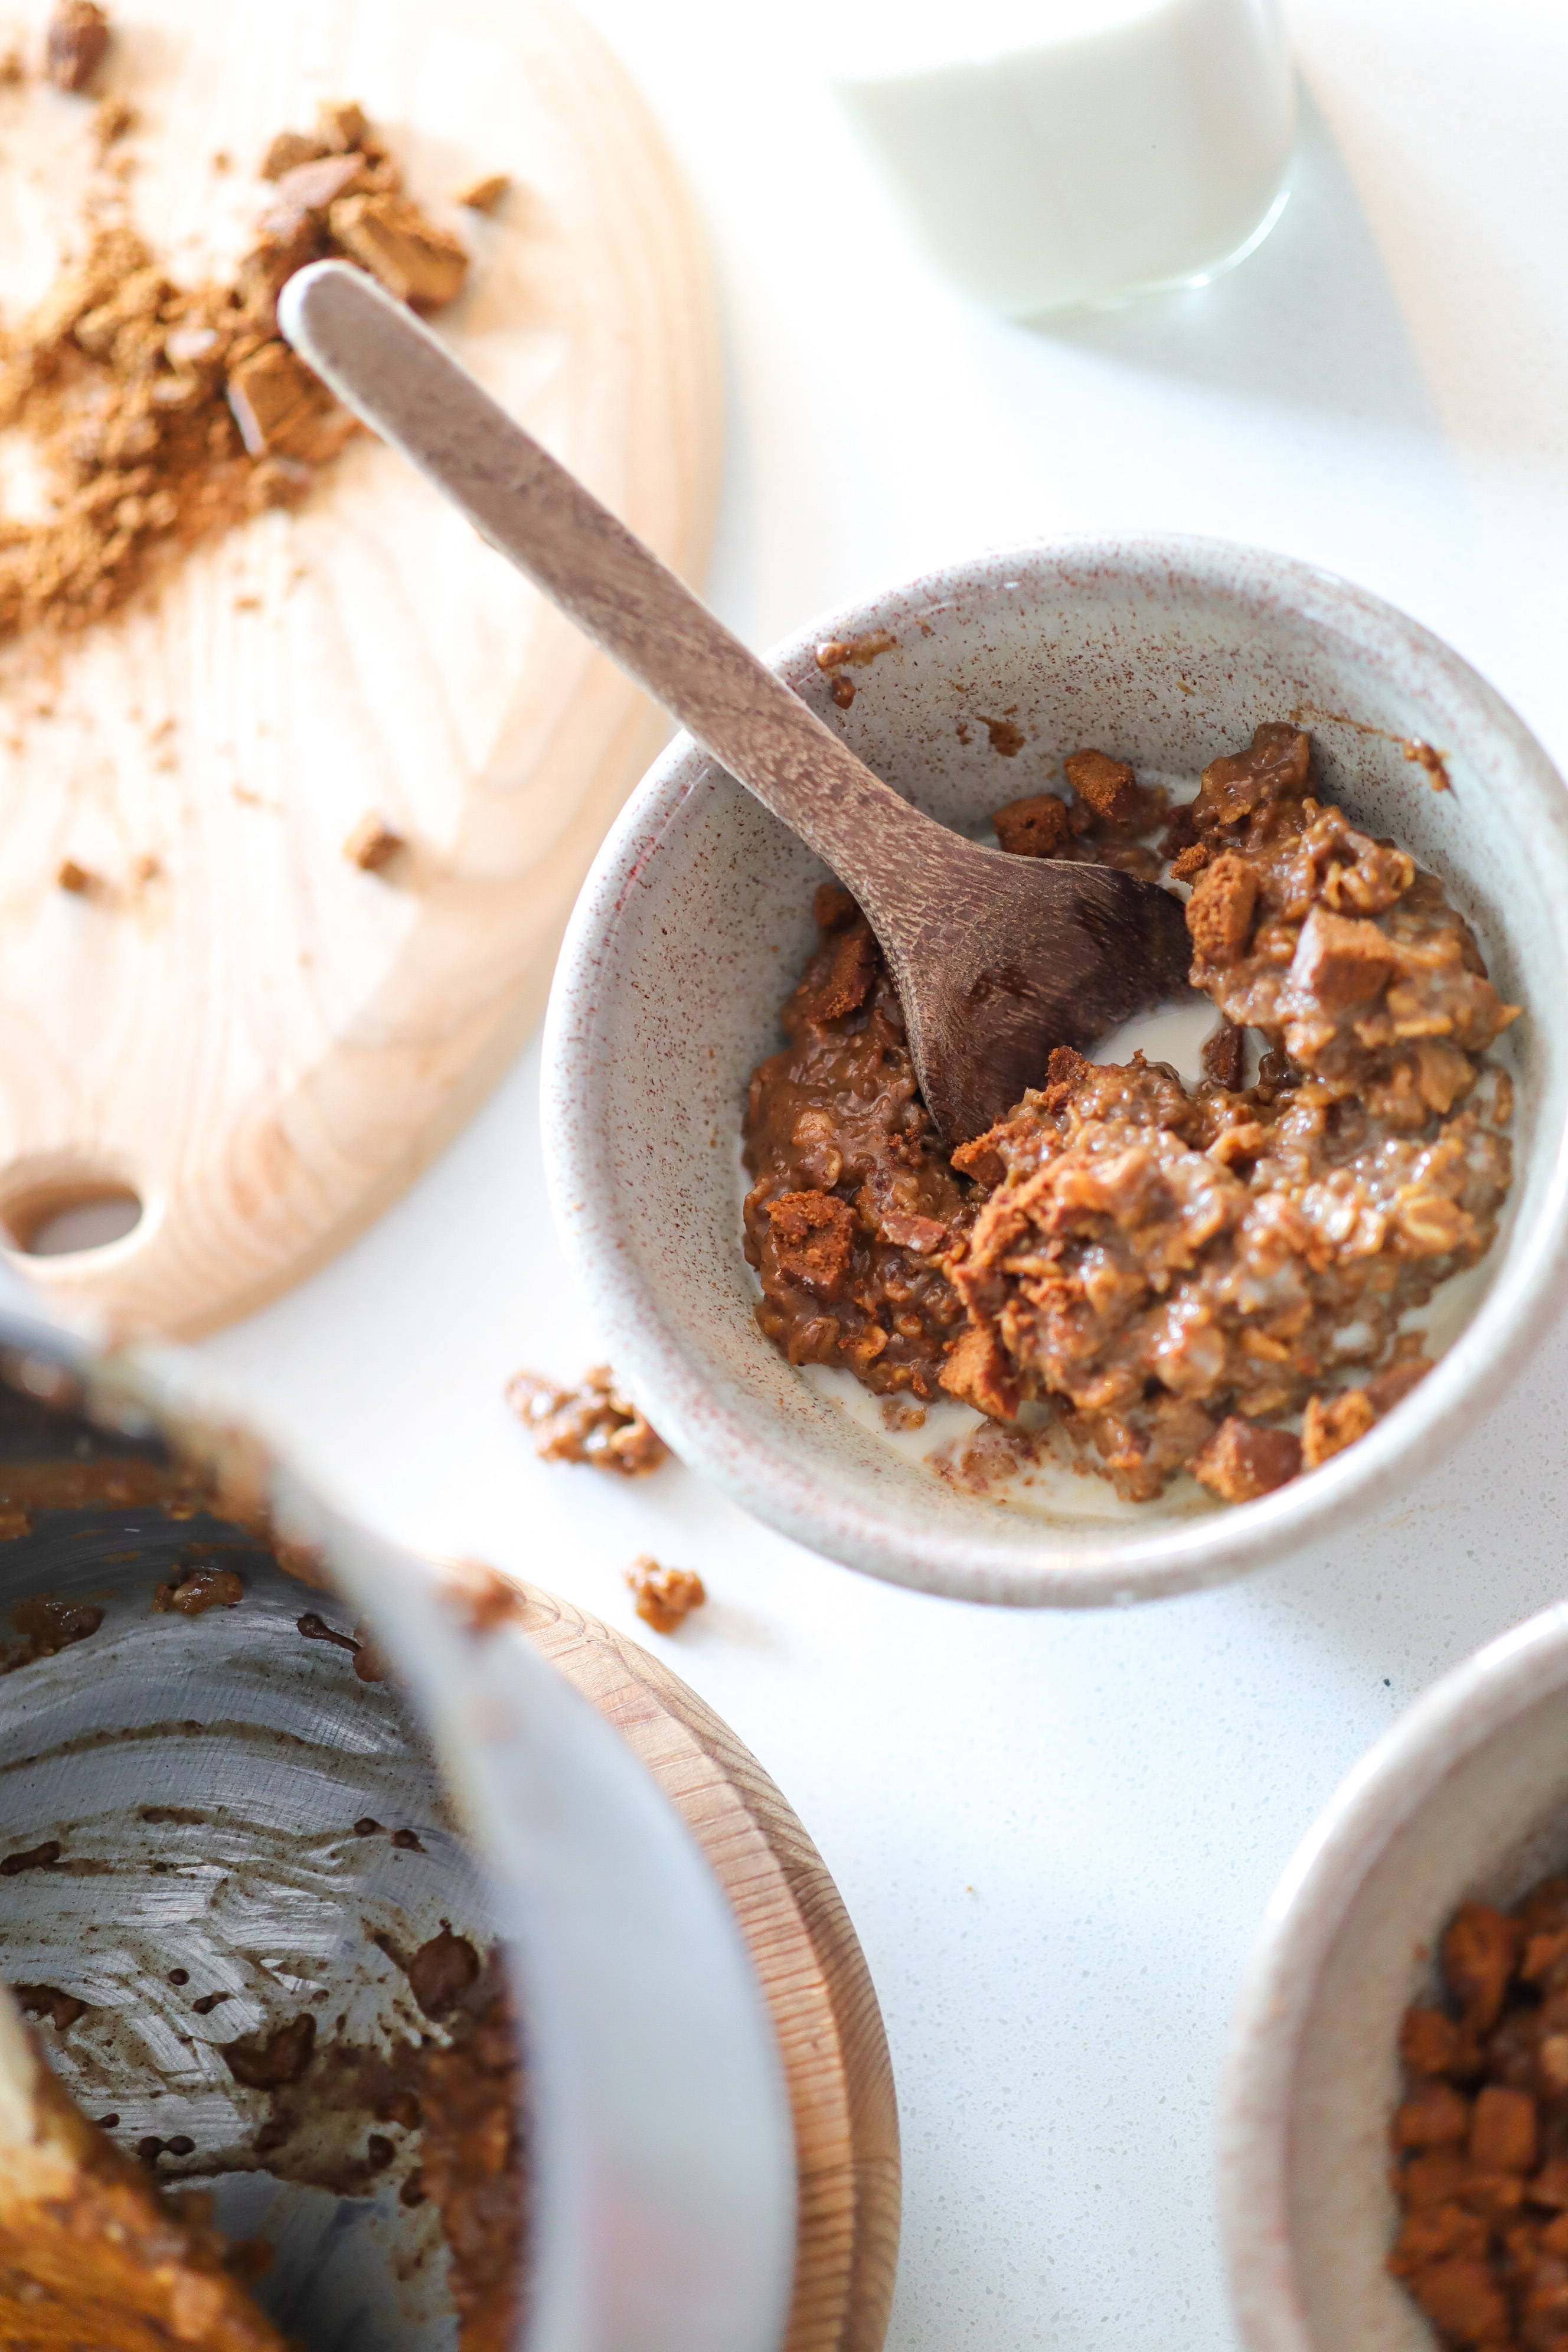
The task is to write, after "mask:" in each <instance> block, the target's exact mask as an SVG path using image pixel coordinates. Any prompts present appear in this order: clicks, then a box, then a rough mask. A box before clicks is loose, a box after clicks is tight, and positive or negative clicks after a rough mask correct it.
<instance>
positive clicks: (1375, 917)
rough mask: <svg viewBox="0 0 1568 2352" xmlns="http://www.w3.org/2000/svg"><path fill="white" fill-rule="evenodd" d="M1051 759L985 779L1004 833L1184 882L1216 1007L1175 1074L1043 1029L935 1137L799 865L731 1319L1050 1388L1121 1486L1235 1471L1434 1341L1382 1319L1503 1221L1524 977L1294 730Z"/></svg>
mask: <svg viewBox="0 0 1568 2352" xmlns="http://www.w3.org/2000/svg"><path fill="white" fill-rule="evenodd" d="M1066 769H1067V777H1068V786H1069V788H1070V792H1071V798H1070V799H1068V800H1064V799H1063V798H1061V797H1060V796H1058V795H1056V794H1052V793H1037V794H1035V795H1033V796H1031V797H1030V798H1028V799H1025V800H1021V801H1016V802H1013V803H1010V804H1009V805H1008V806H1007V807H1006V808H1005V809H1001V810H998V811H997V813H996V815H995V817H994V820H993V822H994V825H995V829H996V834H997V838H998V840H999V841H1000V843H1001V845H1002V847H1003V848H1004V849H1005V850H1008V851H1010V852H1012V853H1014V854H1016V855H1018V856H1050V857H1076V858H1098V859H1100V860H1102V861H1105V862H1109V863H1113V864H1117V865H1120V866H1125V867H1128V868H1129V869H1131V870H1132V871H1135V872H1140V873H1143V874H1146V875H1150V876H1152V875H1154V874H1157V873H1159V872H1160V871H1162V870H1163V868H1164V867H1165V866H1167V864H1168V870H1169V873H1170V875H1171V877H1173V879H1174V880H1176V881H1177V882H1180V883H1185V884H1190V885H1191V886H1192V895H1191V898H1190V899H1189V901H1188V907H1187V923H1188V929H1189V930H1190V932H1191V934H1192V939H1193V949H1194V961H1193V967H1192V974H1191V977H1192V982H1193V985H1194V988H1197V989H1200V990H1202V991H1203V992H1205V993H1206V994H1207V995H1208V996H1209V997H1210V998H1211V999H1212V1000H1213V1001H1214V1003H1215V1006H1216V1008H1217V1010H1218V1012H1219V1014H1220V1022H1219V1025H1218V1026H1217V1027H1216V1029H1215V1032H1214V1034H1213V1035H1212V1036H1211V1037H1210V1039H1209V1041H1208V1043H1207V1045H1205V1051H1204V1066H1205V1076H1204V1078H1203V1080H1202V1082H1201V1083H1200V1084H1199V1086H1198V1087H1196V1088H1195V1089H1191V1090H1190V1089H1189V1088H1187V1087H1185V1086H1184V1084H1183V1083H1182V1081H1181V1079H1180V1078H1179V1076H1177V1074H1176V1073H1175V1071H1174V1070H1173V1069H1172V1068H1170V1067H1169V1066H1167V1065H1165V1064H1163V1063H1151V1062H1146V1061H1145V1060H1144V1059H1143V1057H1142V1055H1135V1056H1134V1058H1133V1059H1132V1061H1131V1063H1129V1064H1128V1065H1127V1066H1125V1067H1112V1066H1100V1065H1096V1064H1094V1063H1091V1062H1089V1061H1086V1060H1085V1059H1083V1058H1082V1056H1080V1055H1078V1054H1075V1053H1072V1052H1070V1051H1068V1050H1066V1049H1060V1050H1058V1052H1057V1053H1055V1054H1053V1055H1051V1057H1050V1064H1049V1067H1048V1069H1047V1070H1046V1071H1044V1072H1042V1074H1041V1075H1042V1080H1043V1083H1042V1085H1041V1087H1039V1089H1038V1090H1031V1091H1030V1092H1029V1093H1027V1094H1026V1096H1025V1097H1024V1099H1023V1101H1022V1102H1021V1103H1020V1104H1018V1105H1017V1106H1016V1108H1015V1109H1014V1110H1012V1111H1011V1112H1010V1113H1009V1114H1008V1116H1007V1117H1006V1118H1005V1119H1003V1120H1001V1121H1000V1122H999V1123H998V1124H997V1125H996V1126H995V1127H994V1128H993V1129H990V1130H989V1132H988V1133H986V1134H985V1135H983V1136H978V1137H975V1138H973V1139H971V1140H970V1141H968V1142H966V1143H964V1144H963V1145H962V1146H961V1147H960V1148H959V1149H958V1150H955V1151H953V1152H952V1153H951V1154H950V1153H949V1152H947V1151H946V1150H944V1149H943V1147H942V1141H941V1139H939V1137H938V1136H937V1134H936V1132H935V1130H934V1129H933V1127H932V1124H931V1119H930V1118H929V1116H928V1114H927V1112H926V1109H925V1107H924V1105H923V1103H922V1102H921V1098H920V1095H919V1091H918V1088H917V1087H916V1083H915V1076H914V1070H913V1066H912V1064H911V1062H910V1055H909V1050H908V1047H907V1045H906V1043H905V1038H904V1026H903V1018H902V1014H901V1012H900V1005H899V1002H898V998H897V995H896V994H895V992H894V990H893V988H892V985H891V982H889V977H888V974H887V972H886V971H885V970H884V968H883V965H882V960H881V956H880V952H879V949H878V947H877V943H876V940H875V939H874V938H873V936H872V933H871V930H870V928H869V926H868V923H867V922H866V920H865V919H864V917H863V916H862V915H861V914H860V913H859V910H858V908H857V907H856V905H855V903H854V901H853V900H852V899H851V898H849V896H848V894H847V892H845V891H842V890H839V889H837V888H836V887H833V886H832V885H825V886H824V887H822V888H821V889H819V890H818V892H817V894H816V917H817V921H818V924H819V927H820V929H821V932H822V940H821V945H820V946H819V948H818V949H817V950H816V954H815V955H814V956H813V957H812V958H811V960H810V961H809V963H808V964H807V966H806V970H805V974H804V976H803V977H802V980H801V982H800V983H799V985H798V987H797V988H796V989H795V992H794V993H793V994H792V995H791V997H790V999H789V1001H788V1003H786V1004H785V1006H784V1014H783V1025H784V1034H785V1037H786V1040H787V1043H786V1045H785V1046H784V1051H783V1052H782V1053H779V1054H776V1055H773V1057H772V1058H771V1059H770V1060H769V1061H766V1062H764V1063H763V1065H762V1066H760V1068H758V1069H757V1070H756V1071H755V1072H754V1073H753V1075H752V1082H751V1097H750V1101H749V1104H748V1108H747V1112H746V1118H745V1165H746V1169H747V1171H748V1173H749V1174H750V1176H751V1177H752V1189H751V1191H750V1192H749V1193H748V1195H747V1199H746V1204H745V1247H746V1255H747V1257H748V1258H749V1260H750V1261H751V1263H752V1265H753V1266H754V1267H755V1268H756V1270H757V1273H758V1275H759V1276H760V1278H761V1283H762V1291H763V1296H762V1298H761V1300H760V1301H759V1303H758V1307H757V1310H756V1312H757V1319H758V1321H759V1323H760V1325H761V1327H762V1328H763V1331H764V1332H765V1333H766V1334H767V1336H768V1338H769V1339H772V1340H773V1343H774V1345H775V1346H776V1347H778V1348H779V1349H781V1350H782V1351H783V1352H784V1354H785V1355H786V1356H787V1357H788V1359H789V1360H790V1361H791V1362H792V1363H795V1364H807V1363H820V1364H836V1365H843V1366H847V1368H848V1369H849V1370H851V1371H852V1372H853V1373H854V1374H855V1376H856V1377H857V1378H858V1380H859V1381H862V1382H863V1383H864V1384H865V1386H866V1387H868V1389H871V1390H872V1391H875V1392H877V1393H878V1394H879V1395H882V1396H885V1397H892V1396H896V1395H898V1394H900V1392H907V1394H908V1396H910V1397H911V1398H914V1399H918V1400H921V1401H922V1402H929V1401H931V1400H932V1399H934V1398H936V1397H937V1396H938V1395H939V1393H941V1392H943V1391H945V1392H946V1393H947V1394H948V1395H950V1396H952V1397H955V1398H957V1399H959V1400H960V1401H961V1402H964V1403H967V1404H970V1405H973V1407H975V1408H976V1409H977V1410H978V1411H979V1412H983V1413H984V1414H986V1415H987V1416H988V1417H989V1418H990V1419H991V1420H992V1421H994V1422H995V1423H1001V1424H1005V1425H1007V1424H1015V1423H1017V1421H1018V1417H1019V1416H1020V1414H1021V1413H1026V1408H1029V1409H1037V1408H1041V1407H1045V1408H1047V1409H1048V1412H1049V1414H1050V1416H1051V1417H1052V1419H1053V1421H1054V1423H1055V1425H1056V1426H1058V1427H1059V1428H1060V1429H1062V1430H1063V1431H1064V1432H1065V1433H1066V1434H1067V1436H1068V1438H1069V1440H1070V1441H1071V1442H1072V1444H1074V1446H1075V1447H1076V1448H1077V1449H1078V1450H1079V1453H1080V1454H1081V1455H1082V1457H1083V1458H1084V1459H1085V1460H1086V1461H1087V1462H1089V1464H1090V1465H1092V1466H1094V1467H1096V1468H1098V1469H1100V1471H1102V1472H1103V1473H1104V1475H1107V1476H1109V1477H1110V1479H1111V1480H1112V1481H1113V1482H1114V1484H1115V1486H1116V1487H1117V1489H1118V1491H1119V1492H1120V1493H1121V1494H1122V1495H1123V1496H1126V1497H1128V1498H1129V1499H1131V1500H1133V1501H1145V1500H1148V1499H1151V1498H1152V1497H1153V1496H1156V1495H1158V1494H1159V1493H1160V1491H1161V1490H1162V1488H1163V1486H1164V1484H1165V1482H1166V1481H1167V1480H1168V1479H1169V1478H1170V1477H1171V1476H1173V1475H1174V1474H1175V1473H1176V1472H1177V1471H1179V1470H1181V1469H1184V1468H1185V1469H1189V1470H1191V1471H1192V1472H1193V1474H1194V1475H1195V1476H1196V1477H1197V1478H1198V1479H1199V1480H1201V1481H1202V1483H1203V1484H1204V1485H1205V1486H1207V1487H1208V1488H1209V1489H1210V1490H1211V1491H1212V1492H1213V1493H1214V1494H1215V1495H1217V1496H1220V1497H1221V1498H1222V1499H1224V1500H1226V1501H1228V1502H1245V1501H1247V1500H1250V1499H1251V1498H1253V1497H1254V1496H1258V1495H1262V1494H1266V1493H1268V1491H1269V1490H1270V1489H1272V1488H1274V1487H1276V1486H1281V1485H1283V1484H1284V1483H1285V1481H1286V1480H1288V1479H1289V1478H1291V1477H1294V1476H1295V1475H1297V1474H1298V1473H1299V1472H1300V1470H1302V1469H1312V1468H1315V1467H1317V1465H1319V1464H1321V1463H1322V1462H1324V1461H1326V1460H1328V1458H1329V1457H1330V1456H1331V1454H1336V1453H1338V1452H1340V1451H1341V1450H1342V1448H1343V1447H1344V1446H1346V1445H1349V1444H1352V1443H1353V1441H1354V1440H1355V1439H1356V1438H1357V1437H1360V1436H1362V1435H1363V1434H1364V1433H1365V1432H1366V1431H1367V1430H1368V1429H1370V1428H1371V1427H1372V1426H1373V1423H1374V1422H1375V1421H1376V1420H1377V1419H1378V1418H1380V1416H1381V1415H1382V1414H1384V1413H1385V1412H1388V1411H1389V1410H1391V1408H1392V1407H1393V1406H1394V1404H1395V1403H1397V1402H1398V1401H1399V1399H1400V1398H1401V1397H1403V1396H1405V1394H1407V1393H1408V1391H1409V1390H1410V1389H1411V1388H1412V1387H1413V1386H1414V1385H1415V1382H1416V1381H1418V1380H1419V1379H1420V1378H1421V1376H1422V1374H1423V1373H1424V1372H1425V1371H1426V1370H1427V1369H1428V1365H1427V1360H1426V1357H1425V1355H1424V1354H1423V1353H1422V1352H1421V1341H1420V1339H1419V1335H1418V1334H1415V1333H1413V1332H1411V1331H1410V1330H1409V1329H1407V1328H1402V1325H1403V1321H1404V1318H1405V1317H1406V1315H1407V1314H1408V1313H1409V1312H1410V1310H1412V1309H1414V1308H1417V1307H1422V1306H1424V1305H1426V1302H1427V1301H1428V1300H1429V1299H1430V1298H1431V1297H1432V1295H1433V1293H1434V1292H1435V1290H1436V1288H1437V1286H1438V1285H1439V1284H1440V1283H1442V1282H1444V1281H1446V1280H1447V1278H1448V1277H1449V1276H1452V1275H1454V1274H1457V1273H1458V1272H1460V1271H1462V1270H1463V1269H1464V1268H1465V1267H1467V1266H1470V1265H1475V1264H1476V1263H1477V1262H1478V1261H1479V1259H1480V1258H1481V1257H1482V1256H1483V1255H1485V1253H1486V1251H1487V1249H1488V1248H1489V1245H1490V1244H1491V1241H1492V1239H1493V1236H1494V1234H1495V1233H1496V1230H1497V1221H1498V1214H1499V1211H1500V1207H1501V1204H1502V1202H1503V1200H1504V1197H1505V1195H1506V1193H1507V1192H1508V1188H1509V1183H1510V1176H1511V1154H1510V1146H1509V1142H1508V1139H1507V1137H1506V1135H1505V1134H1504V1133H1503V1132H1501V1130H1502V1129H1505V1128H1506V1127H1507V1125H1508V1122H1509V1118H1510V1115H1511V1097H1512V1089H1511V1086H1510V1080H1509V1078H1508V1076H1507V1073H1506V1072H1505V1071H1503V1070H1502V1069H1500V1067H1499V1066H1497V1065H1495V1064H1493V1063H1489V1062H1488V1061H1487V1060H1486V1058H1485V1056H1486V1054H1487V1050H1488V1048H1489V1046H1490V1045H1492V1044H1493V1042H1494V1041H1495V1039H1496V1038H1497V1037H1498V1036H1499V1034H1500V1033H1501V1031H1502V1030H1503V1029H1505V1028H1506V1027H1507V1026H1508V1025H1509V1024H1510V1022H1512V1021H1513V1020H1514V1019H1515V1018H1516V1017H1517V1014H1518V1010H1519V1008H1518V1007H1517V1006H1511V1005H1507V1004H1505V1003H1502V1001H1501V999H1500V997H1499V995H1498V993H1497V992H1496V990H1495V989H1494V988H1493V987H1492V985H1491V983H1490V982H1489V980H1488V978H1487V974H1486V968H1485V965H1484V963H1483V961H1482V959H1481V956H1480V953H1479V949H1478V948H1477V945H1476V942H1475V940H1474V938H1473V936H1472V935H1471V932H1470V930H1469V929H1468V926H1467V925H1466V923H1465V922H1464V920H1463V919H1462V918H1461V917H1460V915H1459V914H1458V912H1457V911H1456V910H1455V909H1454V908H1452V907H1451V906H1450V905H1449V904H1448V901H1447V897H1446V896H1445V893H1444V891H1443V887H1442V885H1441V884H1440V883H1439V882H1438V881H1437V879H1436V877H1435V876H1433V875H1430V874H1426V873H1424V872H1423V871H1422V870H1421V869H1420V868H1419V867H1418V866H1416V865H1415V862H1414V861H1413V859H1411V858H1410V857H1409V856H1406V854H1405V852H1404V851H1403V850H1401V849H1399V848H1398V847H1396V846H1395V845H1394V844H1393V843H1391V842H1388V841H1380V840H1374V839H1373V838H1372V837H1371V836H1370V835H1366V834H1363V833H1362V832H1360V831H1358V830H1357V829H1356V828H1355V827H1354V826H1353V825H1352V824H1350V822H1349V820H1348V819H1347V818H1346V817H1345V815H1344V814H1343V812H1342V810H1340V809H1338V808H1336V807H1334V806H1333V805H1332V804H1331V803H1325V802H1321V801H1320V800H1318V799H1317V798H1316V797H1315V795H1314V793H1313V790H1312V771H1311V745H1310V739H1309V737H1308V736H1307V735H1306V734H1305V733H1304V732H1302V731H1301V730H1300V729H1298V728H1295V727H1293V726H1287V725H1270V726H1264V727H1260V728H1259V729H1258V730H1257V733H1256V735H1255V736H1254V739H1253V741H1252V743H1251V744H1250V746H1249V747H1248V748H1247V750H1246V751H1241V752H1239V753H1237V754H1235V755H1234V756H1226V757H1222V758H1219V759H1216V760H1215V761H1213V762H1212V763H1211V764H1210V766H1209V767H1207V768H1206V769H1205V771H1204V775H1203V780H1202V783H1201V785H1200V788H1199V791H1198V793H1197V796H1196V798H1195V799H1194V800H1193V801H1192V802H1190V803H1184V804H1182V805H1181V806H1178V807H1176V808H1174V809H1172V808H1171V807H1170V805H1169V803H1168V801H1167V796H1166V794H1165V793H1164V792H1163V790H1161V789H1159V788H1157V787H1150V786H1146V785H1143V784H1141V783H1140V782H1138V780H1137V778H1136V776H1135V775H1134V773H1133V771H1132V770H1131V768H1130V767H1128V766H1127V765H1126V764H1125V763H1124V762H1122V761H1116V760H1112V759H1110V757H1109V756H1108V755H1106V754H1105V753H1103V752H1100V751H1082V752H1079V753H1075V754H1074V755H1073V757H1072V758H1070V759H1069V760H1068V761H1067V762H1066ZM1156 830H1159V832H1160V835H1161V837H1160V839H1159V842H1158V845H1157V846H1156V845H1155V843H1154V841H1153V840H1152V835H1154V834H1155V832H1156ZM1249 1032H1251V1033H1256V1039H1257V1045H1258V1048H1260V1049H1261V1050H1260V1056H1259V1058H1258V1065H1257V1068H1256V1073H1255V1075H1254V1076H1253V1077H1252V1079H1251V1081H1250V1083H1248V1082H1247V1078H1246V1071H1247V1063H1248V1060H1249V1058H1250V1057H1249V1055H1248V1052H1247V1046H1248V1033H1249Z"/></svg>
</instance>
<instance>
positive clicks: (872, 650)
mask: <svg viewBox="0 0 1568 2352" xmlns="http://www.w3.org/2000/svg"><path fill="white" fill-rule="evenodd" d="M898 642H899V641H898V639H897V637H895V636H892V635H889V632H888V631H887V630H886V629H873V630H871V631H869V632H868V635H865V636H863V637H829V638H828V640H827V642H826V644H825V645H820V646H817V648H816V667H817V668H818V669H842V668H843V667H844V665H845V663H846V662H850V663H853V664H854V666H855V667H856V668H857V669H865V668H867V667H868V666H869V665H870V664H871V663H872V662H874V661H875V660H876V658H877V656H878V655H879V654H890V653H892V652H894V651H895V650H896V648H897V646H898Z"/></svg>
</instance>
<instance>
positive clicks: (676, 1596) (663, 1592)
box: [626, 1551, 708, 1633]
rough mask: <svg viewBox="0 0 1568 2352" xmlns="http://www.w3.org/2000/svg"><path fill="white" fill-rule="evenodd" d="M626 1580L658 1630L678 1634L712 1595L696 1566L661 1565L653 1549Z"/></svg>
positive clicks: (644, 1617) (639, 1609) (642, 1556)
mask: <svg viewBox="0 0 1568 2352" xmlns="http://www.w3.org/2000/svg"><path fill="white" fill-rule="evenodd" d="M626 1583H627V1585H628V1586H629V1587H630V1589H631V1591H632V1592H633V1593H634V1594H635V1595H636V1599H637V1615H638V1616H639V1617H640V1618H641V1619H642V1621H643V1623H644V1624H645V1625H651V1626H652V1627H653V1630H654V1632H655V1633H677V1632H678V1631H679V1628H680V1627H681V1626H682V1625H684V1624H685V1622H686V1620H687V1619H688V1618H689V1616H690V1614H691V1612H692V1611H693V1610H694V1609H700V1608H701V1606H702V1604H703V1602H704V1601H706V1600H707V1598H708V1595H707V1592H706V1591H705V1590H704V1588H703V1583H702V1579H701V1578H700V1576H699V1575H698V1573H697V1571H696V1570H695V1569H691V1568H661V1567H660V1566H659V1564H658V1560H657V1559H654V1557H653V1555H652V1553H651V1552H646V1551H645V1552H641V1553H639V1554H638V1556H637V1559H634V1560H633V1562H632V1564H631V1566H630V1568H628V1569H627V1570H626Z"/></svg>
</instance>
